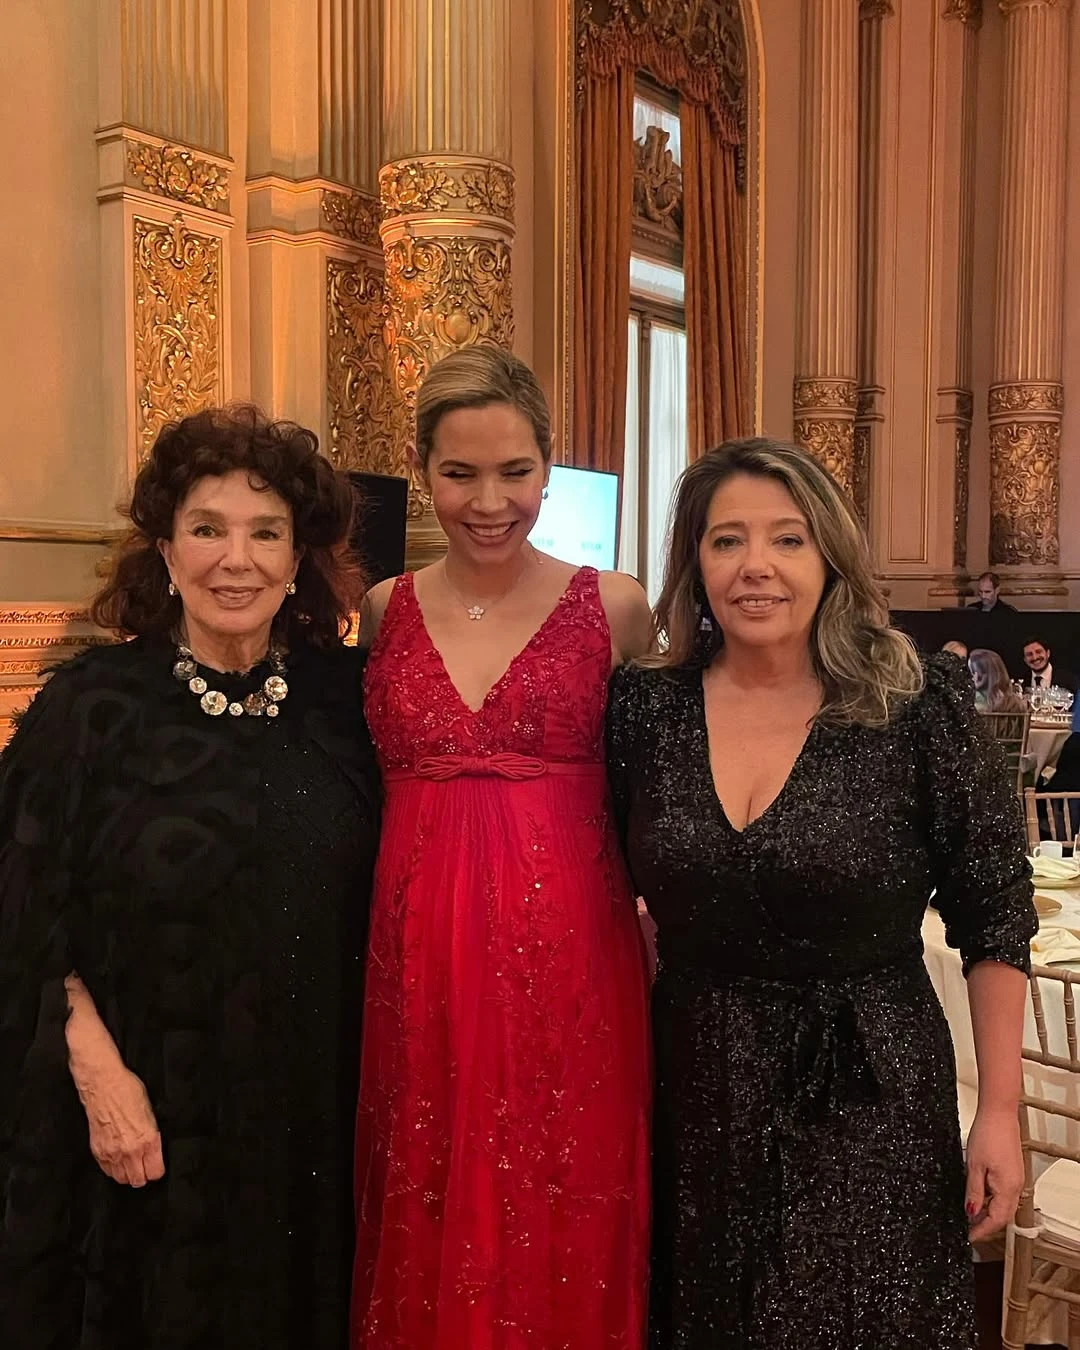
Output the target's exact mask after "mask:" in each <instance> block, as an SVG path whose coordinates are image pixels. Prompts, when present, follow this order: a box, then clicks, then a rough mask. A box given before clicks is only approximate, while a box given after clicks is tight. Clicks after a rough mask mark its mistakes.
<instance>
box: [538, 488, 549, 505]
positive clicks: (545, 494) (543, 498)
mask: <svg viewBox="0 0 1080 1350" xmlns="http://www.w3.org/2000/svg"><path fill="white" fill-rule="evenodd" d="M550 496H551V493H550V492H549V491H548V490H547V488H545V489H544V490H543V492H541V494H540V500H541V501H542V502H546V501H547V499H548V498H549V497H550Z"/></svg>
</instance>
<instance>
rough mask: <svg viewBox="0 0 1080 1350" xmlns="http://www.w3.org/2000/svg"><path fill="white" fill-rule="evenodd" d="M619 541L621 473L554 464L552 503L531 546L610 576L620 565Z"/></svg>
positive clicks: (543, 508) (546, 505) (548, 501)
mask: <svg viewBox="0 0 1080 1350" xmlns="http://www.w3.org/2000/svg"><path fill="white" fill-rule="evenodd" d="M618 537H619V478H618V475H617V474H614V473H601V472H600V471H599V470H596V469H572V468H570V467H569V466H568V465H566V464H553V465H552V466H551V477H550V478H549V479H548V495H547V499H546V500H545V502H544V504H543V506H541V508H540V514H539V516H538V517H537V519H536V524H535V525H534V526H533V528H532V533H531V534H530V535H529V542H530V543H531V544H533V545H534V546H535V547H536V548H538V549H540V550H541V552H543V553H550V554H552V555H553V556H554V557H556V558H561V559H562V560H563V562H568V563H573V564H574V565H575V566H577V567H585V566H588V567H595V568H598V569H599V570H600V571H601V572H609V571H611V570H612V569H613V568H614V566H615V557H616V550H617V548H618Z"/></svg>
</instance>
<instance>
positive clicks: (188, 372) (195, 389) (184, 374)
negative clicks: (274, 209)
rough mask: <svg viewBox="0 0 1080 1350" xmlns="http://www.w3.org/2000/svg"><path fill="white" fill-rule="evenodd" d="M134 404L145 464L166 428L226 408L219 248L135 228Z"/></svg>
mask: <svg viewBox="0 0 1080 1350" xmlns="http://www.w3.org/2000/svg"><path fill="white" fill-rule="evenodd" d="M134 253H135V274H134V280H135V297H134V300H135V313H134V338H135V398H136V434H137V440H138V454H139V458H140V460H141V459H143V458H144V457H145V456H146V454H147V453H148V452H149V450H150V447H151V445H152V444H153V443H154V440H155V438H156V437H157V434H158V432H159V431H160V430H161V428H162V427H163V426H164V425H165V424H166V423H167V422H172V421H175V420H177V419H178V418H181V417H186V416H187V415H188V414H189V413H193V412H196V411H198V409H200V408H205V407H207V406H208V405H209V404H213V403H220V402H221V401H222V393H223V380H222V350H221V317H220V315H221V298H222V297H221V265H222V259H221V240H220V239H219V238H217V237H216V236H215V235H208V234H198V233H196V232H195V231H193V230H189V229H188V228H187V226H186V225H185V224H184V218H183V216H182V215H180V214H179V213H177V215H176V216H174V217H173V219H172V220H171V221H170V222H169V223H168V224H163V223H162V222H160V221H156V220H145V219H143V218H142V217H141V216H136V217H135V220H134Z"/></svg>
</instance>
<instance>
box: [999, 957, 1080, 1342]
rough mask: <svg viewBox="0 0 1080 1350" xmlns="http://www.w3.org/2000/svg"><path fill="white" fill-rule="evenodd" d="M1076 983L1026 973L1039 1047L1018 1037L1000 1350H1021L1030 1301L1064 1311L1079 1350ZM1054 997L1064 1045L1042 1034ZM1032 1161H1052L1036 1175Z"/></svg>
mask: <svg viewBox="0 0 1080 1350" xmlns="http://www.w3.org/2000/svg"><path fill="white" fill-rule="evenodd" d="M1077 984H1080V971H1071V970H1059V969H1052V968H1051V967H1049V966H1032V968H1031V978H1030V980H1029V982H1028V989H1029V992H1030V996H1031V1006H1032V1012H1033V1013H1034V1020H1035V1032H1036V1038H1037V1040H1038V1048H1035V1047H1034V1046H1032V1045H1030V1044H1028V1038H1027V1037H1025V1044H1024V1049H1023V1052H1022V1053H1023V1060H1024V1092H1023V1095H1022V1096H1021V1098H1020V1138H1021V1143H1022V1146H1023V1150H1024V1189H1023V1191H1022V1192H1021V1195H1020V1203H1019V1205H1018V1206H1017V1210H1016V1216H1015V1218H1014V1220H1013V1222H1012V1223H1011V1224H1010V1225H1009V1236H1010V1238H1011V1240H1012V1265H1011V1270H1010V1275H1009V1280H1008V1283H1007V1287H1006V1289H1005V1309H1004V1318H1003V1321H1004V1331H1003V1335H1002V1342H1001V1343H1002V1347H1003V1350H1025V1344H1026V1332H1027V1321H1028V1311H1029V1308H1030V1305H1031V1299H1032V1297H1033V1296H1034V1295H1037V1294H1041V1295H1043V1296H1044V1297H1046V1298H1049V1299H1055V1300H1057V1301H1059V1302H1062V1303H1065V1304H1066V1305H1067V1306H1068V1326H1069V1341H1068V1344H1069V1350H1080V1054H1078V1051H1077V1035H1076V999H1075V995H1074V993H1073V987H1074V985H1077ZM1059 998H1060V1000H1061V1004H1062V1010H1063V1013H1064V1044H1061V1043H1060V1030H1059V1029H1058V1028H1057V1027H1055V1029H1054V1033H1053V1035H1051V1034H1050V1033H1049V1032H1048V1029H1047V1023H1048V1019H1047V1006H1048V1005H1049V1006H1050V1008H1051V1009H1052V1011H1053V1014H1054V1017H1055V1021H1056V1013H1057V1001H1058V999H1059ZM1052 1042H1053V1043H1054V1044H1053V1045H1052ZM1035 1115H1040V1116H1041V1117H1042V1120H1041V1121H1040V1125H1041V1126H1042V1127H1044V1128H1041V1129H1040V1131H1039V1134H1038V1135H1037V1136H1036V1135H1034V1134H1033V1131H1032V1124H1033V1121H1032V1118H1033V1116H1035ZM1055 1124H1056V1128H1054V1126H1055ZM1059 1140H1065V1141H1066V1142H1059ZM1070 1141H1071V1142H1070ZM1037 1158H1043V1159H1050V1160H1052V1161H1051V1164H1050V1166H1048V1167H1046V1168H1045V1170H1043V1171H1042V1172H1041V1173H1040V1174H1039V1175H1036V1169H1035V1166H1034V1160H1035V1159H1037Z"/></svg>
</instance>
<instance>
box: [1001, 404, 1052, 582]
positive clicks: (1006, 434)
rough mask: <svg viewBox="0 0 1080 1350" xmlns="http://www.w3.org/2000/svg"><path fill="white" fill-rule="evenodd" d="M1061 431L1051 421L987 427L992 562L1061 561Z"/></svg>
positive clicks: (1018, 563) (1038, 563)
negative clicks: (1059, 467) (1059, 510)
mask: <svg viewBox="0 0 1080 1350" xmlns="http://www.w3.org/2000/svg"><path fill="white" fill-rule="evenodd" d="M1060 456H1061V427H1060V426H1059V425H1058V424H1057V423H1056V422H1053V421H1037V422H1022V421H1014V422H1004V423H1000V424H999V425H997V426H992V427H991V428H990V561H991V563H993V564H994V565H1002V566H1023V565H1032V564H1034V565H1047V564H1049V565H1052V566H1056V565H1057V563H1058V558H1059V546H1058V465H1059V461H1060Z"/></svg>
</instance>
